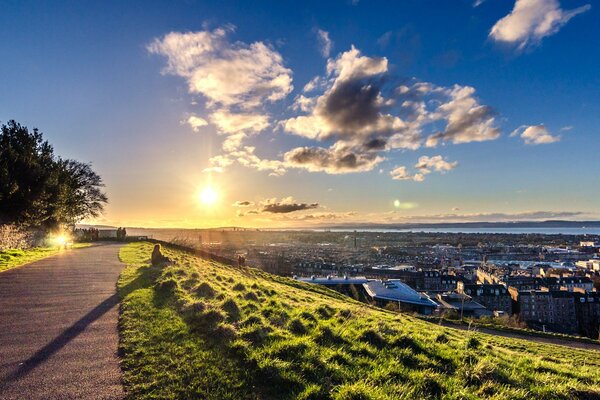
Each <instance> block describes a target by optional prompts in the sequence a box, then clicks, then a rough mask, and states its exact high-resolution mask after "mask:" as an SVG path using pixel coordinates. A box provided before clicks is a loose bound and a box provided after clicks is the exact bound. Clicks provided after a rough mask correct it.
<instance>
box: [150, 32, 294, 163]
mask: <svg viewBox="0 0 600 400" xmlns="http://www.w3.org/2000/svg"><path fill="white" fill-rule="evenodd" d="M233 30H234V28H233V27H232V26H226V27H222V28H217V29H215V30H212V31H208V30H207V31H200V32H187V33H181V32H171V33H169V34H167V35H165V36H163V37H162V38H159V39H155V40H154V41H153V42H152V43H150V44H149V45H148V47H147V48H148V51H149V52H151V53H153V54H159V55H162V56H164V57H166V59H167V67H166V68H165V69H164V72H165V73H169V74H173V75H177V76H180V77H182V78H185V79H186V81H187V83H188V90H189V92H190V93H191V94H201V95H202V96H204V97H205V98H206V105H207V107H208V109H209V113H208V120H209V121H210V122H211V123H212V124H213V125H215V126H216V128H217V130H218V132H219V133H221V134H224V135H226V136H227V137H226V138H225V140H224V141H223V145H222V147H223V150H224V151H225V154H223V155H219V156H216V157H212V158H211V159H210V167H209V168H207V169H205V171H211V172H222V171H224V169H225V168H227V167H229V166H230V165H232V164H233V163H234V162H238V163H240V164H242V165H244V166H249V167H251V168H257V169H259V170H268V171H270V172H271V173H272V174H282V173H283V172H285V170H284V169H283V167H282V163H281V162H280V161H276V160H262V159H260V158H259V157H258V156H256V155H255V154H254V147H250V146H244V142H245V141H246V140H247V138H248V137H250V136H252V135H255V134H258V133H259V132H261V131H263V130H264V129H266V128H267V127H269V125H270V122H269V119H270V116H269V114H268V113H267V112H265V105H266V104H268V103H272V102H275V101H278V100H281V99H283V98H284V97H286V96H287V95H288V94H289V93H290V92H291V91H292V89H293V86H292V71H291V70H290V69H288V68H287V67H285V66H284V63H283V58H282V56H281V54H279V53H278V52H277V51H275V50H274V49H273V48H272V47H271V46H269V45H267V44H265V43H263V42H254V43H251V44H246V43H243V42H239V41H237V42H231V41H229V40H228V35H229V34H230V33H232V32H233ZM188 122H189V123H190V124H191V123H192V122H190V121H188ZM193 122H197V123H200V124H201V123H202V122H201V121H199V120H198V121H197V120H194V121H193ZM204 123H206V121H204Z"/></svg>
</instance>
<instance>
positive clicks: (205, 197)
mask: <svg viewBox="0 0 600 400" xmlns="http://www.w3.org/2000/svg"><path fill="white" fill-rule="evenodd" d="M218 198H219V194H218V193H217V191H216V190H215V189H213V188H212V187H210V186H207V187H205V188H204V189H202V191H201V192H200V201H201V202H202V203H204V204H205V205H207V206H212V205H214V204H215V203H216V202H217V200H218Z"/></svg>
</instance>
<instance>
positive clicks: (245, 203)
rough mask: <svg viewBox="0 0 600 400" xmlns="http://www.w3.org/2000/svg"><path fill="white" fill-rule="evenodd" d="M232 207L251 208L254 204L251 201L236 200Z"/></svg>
mask: <svg viewBox="0 0 600 400" xmlns="http://www.w3.org/2000/svg"><path fill="white" fill-rule="evenodd" d="M232 205H233V207H252V206H253V205H254V202H252V201H247V200H242V201H240V200H238V201H236V202H235V203H233V204H232Z"/></svg>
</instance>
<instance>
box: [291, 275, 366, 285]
mask: <svg viewBox="0 0 600 400" xmlns="http://www.w3.org/2000/svg"><path fill="white" fill-rule="evenodd" d="M294 279H296V280H298V281H301V282H307V283H316V284H318V285H362V284H364V283H367V282H369V280H368V279H367V278H365V277H364V276H347V275H344V276H332V275H327V276H314V275H313V276H311V277H308V278H307V277H297V276H295V277H294Z"/></svg>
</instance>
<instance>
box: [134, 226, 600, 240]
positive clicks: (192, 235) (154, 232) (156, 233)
mask: <svg viewBox="0 0 600 400" xmlns="http://www.w3.org/2000/svg"><path fill="white" fill-rule="evenodd" d="M281 230H282V231H285V230H291V229H281ZM312 230H314V231H315V232H324V231H329V232H353V231H354V230H355V229H351V228H347V229H346V228H340V229H318V228H315V229H312ZM356 231H357V232H381V233H398V232H412V233H418V232H426V233H465V234H468V233H472V234H476V233H488V234H493V233H501V234H540V235H600V228H597V227H596V228H467V227H464V228H411V229H383V228H373V229H356ZM201 232H202V230H197V229H144V228H128V229H127V233H128V234H129V235H146V236H151V237H153V238H154V239H161V240H172V239H175V238H180V239H184V238H185V239H192V240H196V239H197V238H198V237H199V234H200V233H201Z"/></svg>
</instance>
